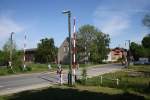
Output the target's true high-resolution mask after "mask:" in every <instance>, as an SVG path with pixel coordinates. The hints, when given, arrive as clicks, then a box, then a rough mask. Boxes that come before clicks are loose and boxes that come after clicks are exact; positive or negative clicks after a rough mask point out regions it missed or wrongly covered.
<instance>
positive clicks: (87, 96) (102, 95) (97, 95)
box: [0, 85, 145, 100]
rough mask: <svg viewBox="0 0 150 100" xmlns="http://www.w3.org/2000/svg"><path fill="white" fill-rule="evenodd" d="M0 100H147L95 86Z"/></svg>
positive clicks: (53, 89) (55, 89) (34, 92)
mask: <svg viewBox="0 0 150 100" xmlns="http://www.w3.org/2000/svg"><path fill="white" fill-rule="evenodd" d="M0 100H145V98H144V97H143V96H139V95H137V94H133V93H127V92H124V91H122V90H119V89H113V88H107V87H95V86H88V87H87V86H81V85H77V86H75V87H67V86H54V87H49V88H47V89H41V90H32V91H24V92H20V93H16V94H12V95H8V96H1V97H0Z"/></svg>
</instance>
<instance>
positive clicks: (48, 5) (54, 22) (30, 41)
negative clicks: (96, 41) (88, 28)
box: [0, 0, 150, 49]
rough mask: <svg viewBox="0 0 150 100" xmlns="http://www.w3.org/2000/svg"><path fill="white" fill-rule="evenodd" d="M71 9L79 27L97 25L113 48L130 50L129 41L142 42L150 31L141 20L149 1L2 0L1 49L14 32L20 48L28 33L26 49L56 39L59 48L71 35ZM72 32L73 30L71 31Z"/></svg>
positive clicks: (146, 11)
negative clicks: (67, 12)
mask: <svg viewBox="0 0 150 100" xmlns="http://www.w3.org/2000/svg"><path fill="white" fill-rule="evenodd" d="M66 9H69V10H71V11H72V20H73V17H76V27H77V28H79V27H80V26H82V25H84V24H91V25H94V26H96V27H97V28H98V29H100V30H101V31H102V32H104V33H107V34H109V35H110V38H111V43H110V47H111V48H113V47H116V46H121V47H127V46H125V45H124V44H125V41H126V40H131V41H134V42H138V43H139V42H140V41H141V40H142V38H143V36H145V35H146V34H147V33H149V32H150V30H149V29H148V28H146V27H144V26H143V24H142V19H143V17H144V15H145V14H147V13H150V0H0V48H2V47H3V45H4V43H5V42H6V40H8V38H9V36H10V33H11V32H12V31H13V32H15V34H14V37H13V38H14V39H15V41H16V44H17V47H18V48H19V49H22V48H23V42H24V39H23V38H24V34H27V48H35V47H36V46H37V43H39V41H40V40H41V39H42V38H45V37H47V38H54V40H55V44H56V46H58V47H59V46H60V44H61V43H62V42H63V40H64V39H65V38H66V37H67V36H68V30H67V28H68V27H67V16H65V15H63V14H62V13H61V12H62V11H63V10H66ZM72 31H73V28H72Z"/></svg>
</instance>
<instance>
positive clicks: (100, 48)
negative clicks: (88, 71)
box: [77, 25, 110, 63]
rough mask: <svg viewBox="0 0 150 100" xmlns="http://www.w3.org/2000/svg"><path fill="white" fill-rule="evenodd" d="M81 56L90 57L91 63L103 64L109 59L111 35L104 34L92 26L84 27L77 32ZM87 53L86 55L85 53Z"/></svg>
mask: <svg viewBox="0 0 150 100" xmlns="http://www.w3.org/2000/svg"><path fill="white" fill-rule="evenodd" d="M77 40H78V43H77V45H78V46H77V47H78V52H80V53H79V54H82V55H84V58H85V57H88V58H89V59H88V60H90V61H91V62H96V63H101V62H102V60H103V59H106V58H107V54H108V46H109V43H110V38H109V35H107V34H104V33H103V32H101V31H100V30H98V29H97V28H96V27H95V26H92V25H83V26H81V27H80V28H79V31H78V32H77ZM84 52H85V53H84Z"/></svg>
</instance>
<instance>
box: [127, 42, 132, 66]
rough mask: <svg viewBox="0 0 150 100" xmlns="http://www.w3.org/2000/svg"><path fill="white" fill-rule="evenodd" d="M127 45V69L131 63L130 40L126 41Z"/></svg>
mask: <svg viewBox="0 0 150 100" xmlns="http://www.w3.org/2000/svg"><path fill="white" fill-rule="evenodd" d="M127 41H128V44H129V50H128V56H127V60H128V67H129V66H130V62H131V50H130V45H131V43H130V40H127Z"/></svg>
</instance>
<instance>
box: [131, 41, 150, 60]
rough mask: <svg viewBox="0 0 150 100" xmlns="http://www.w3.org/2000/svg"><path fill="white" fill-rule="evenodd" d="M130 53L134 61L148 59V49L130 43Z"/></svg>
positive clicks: (149, 52)
mask: <svg viewBox="0 0 150 100" xmlns="http://www.w3.org/2000/svg"><path fill="white" fill-rule="evenodd" d="M130 48H131V53H132V55H133V57H134V59H135V60H138V59H139V58H140V57H149V56H150V55H149V54H150V51H149V50H150V49H148V48H144V47H143V46H142V45H139V44H136V43H135V42H132V43H131V47H130Z"/></svg>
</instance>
